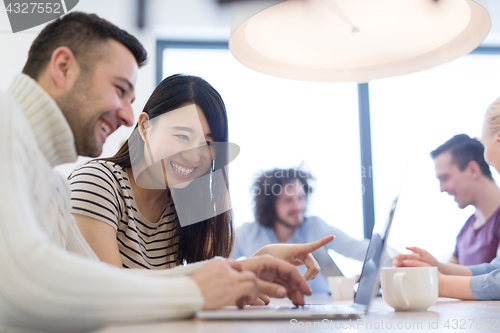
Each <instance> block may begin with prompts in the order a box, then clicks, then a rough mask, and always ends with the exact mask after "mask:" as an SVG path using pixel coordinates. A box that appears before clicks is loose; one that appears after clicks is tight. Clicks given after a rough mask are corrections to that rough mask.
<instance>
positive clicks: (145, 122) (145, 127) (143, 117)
mask: <svg viewBox="0 0 500 333" xmlns="http://www.w3.org/2000/svg"><path fill="white" fill-rule="evenodd" d="M138 125H139V134H140V135H141V138H142V141H144V142H146V144H147V145H148V146H149V142H148V135H149V133H150V132H151V125H150V123H149V115H148V114H147V113H146V112H142V113H141V114H140V115H139V122H138Z"/></svg>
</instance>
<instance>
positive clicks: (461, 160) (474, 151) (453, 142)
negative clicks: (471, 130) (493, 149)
mask: <svg viewBox="0 0 500 333" xmlns="http://www.w3.org/2000/svg"><path fill="white" fill-rule="evenodd" d="M447 151H449V152H450V153H451V161H452V162H453V163H454V164H455V165H456V166H457V167H458V169H459V170H460V171H464V170H465V168H466V167H467V165H469V162H470V161H475V162H476V163H477V164H478V165H479V167H480V168H481V173H482V174H483V175H484V176H486V177H488V178H490V179H493V177H492V175H491V171H490V166H489V165H488V163H486V161H485V160H484V146H483V145H482V143H481V142H479V140H477V139H473V138H471V137H469V136H468V135H467V134H458V135H455V136H454V137H452V138H451V139H450V140H448V141H446V142H445V143H443V144H442V145H441V146H439V147H437V148H436V149H435V150H433V151H432V152H431V157H432V158H433V159H434V158H436V157H437V156H438V155H441V154H442V153H444V152H447Z"/></svg>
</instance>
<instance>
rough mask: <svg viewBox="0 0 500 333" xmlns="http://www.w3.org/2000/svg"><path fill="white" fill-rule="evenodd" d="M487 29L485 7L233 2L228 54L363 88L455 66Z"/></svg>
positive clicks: (314, 0)
mask: <svg viewBox="0 0 500 333" xmlns="http://www.w3.org/2000/svg"><path fill="white" fill-rule="evenodd" d="M490 27H491V19H490V16H489V14H488V10H487V4H486V0H376V1H374V0H288V1H238V2H235V3H234V7H233V18H232V23H231V37H230V40H229V49H230V50H231V52H232V54H233V55H234V57H235V58H236V59H237V60H238V61H240V62H241V63H242V64H244V65H245V66H247V67H249V68H252V69H254V70H256V71H259V72H262V73H265V74H269V75H273V76H277V77H282V78H288V79H294V80H303V81H325V82H343V81H354V82H358V83H364V82H368V81H370V80H373V79H380V78H387V77H392V76H397V75H403V74H409V73H413V72H417V71H421V70H424V69H428V68H432V67H435V66H438V65H441V64H443V63H446V62H448V61H451V60H453V59H456V58H458V57H460V56H462V55H464V54H467V53H469V52H471V51H472V50H474V49H475V48H476V47H477V46H478V45H479V44H480V43H481V42H482V41H483V40H484V38H485V37H486V35H487V34H488V32H489V30H490Z"/></svg>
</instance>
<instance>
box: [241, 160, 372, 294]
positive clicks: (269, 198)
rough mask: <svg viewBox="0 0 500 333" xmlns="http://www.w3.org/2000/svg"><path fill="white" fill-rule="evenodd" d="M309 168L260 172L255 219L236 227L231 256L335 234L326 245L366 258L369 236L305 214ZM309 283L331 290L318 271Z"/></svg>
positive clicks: (317, 290)
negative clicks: (355, 234)
mask: <svg viewBox="0 0 500 333" xmlns="http://www.w3.org/2000/svg"><path fill="white" fill-rule="evenodd" d="M311 179H312V177H311V175H310V174H309V173H308V172H305V171H303V170H300V169H293V168H291V169H273V170H268V171H265V172H263V173H262V175H261V176H260V177H258V178H257V179H256V181H255V183H254V185H253V187H252V191H253V192H254V203H255V206H254V214H255V222H252V223H245V224H243V225H242V226H241V227H239V228H238V229H237V230H236V237H235V244H234V248H233V252H232V253H231V257H232V258H235V259H236V258H239V257H249V256H251V255H253V254H254V253H257V254H260V253H265V251H266V249H265V248H264V249H262V250H260V251H259V249H261V248H262V247H263V246H265V245H268V244H277V243H278V244H285V243H286V244H290V243H308V242H312V241H315V240H317V239H320V238H322V237H324V236H325V235H330V234H332V235H335V239H334V241H333V242H331V243H329V244H328V245H326V246H327V247H328V248H329V249H332V250H334V251H335V252H338V253H340V254H342V255H344V256H346V257H349V258H353V259H356V260H359V261H363V260H364V259H365V255H366V250H367V249H368V243H369V241H368V240H366V239H365V240H356V239H354V238H352V237H350V236H349V235H347V234H346V233H345V232H343V231H342V230H340V229H339V228H336V227H334V226H331V225H329V224H327V223H326V222H325V221H323V220H322V219H321V218H319V217H317V216H309V217H306V216H305V213H306V208H307V204H308V200H309V196H310V194H311V193H312V187H311V185H310V184H309V182H310V180H311ZM309 285H310V287H311V289H312V290H313V292H315V293H328V292H329V291H330V289H329V287H328V283H327V281H326V278H325V277H324V276H323V275H322V274H319V275H318V277H317V278H316V279H315V280H314V281H310V282H309Z"/></svg>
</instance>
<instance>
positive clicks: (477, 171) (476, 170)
mask: <svg viewBox="0 0 500 333" xmlns="http://www.w3.org/2000/svg"><path fill="white" fill-rule="evenodd" d="M467 168H468V169H469V170H470V172H471V175H472V177H473V178H474V179H478V178H479V176H481V167H480V166H479V164H478V163H477V162H476V161H474V160H473V161H470V162H469V164H467Z"/></svg>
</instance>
